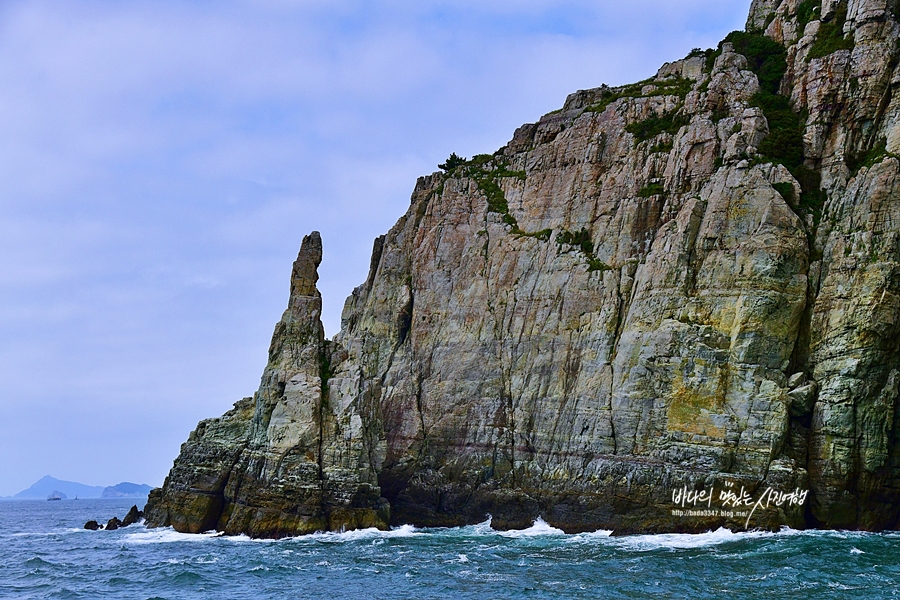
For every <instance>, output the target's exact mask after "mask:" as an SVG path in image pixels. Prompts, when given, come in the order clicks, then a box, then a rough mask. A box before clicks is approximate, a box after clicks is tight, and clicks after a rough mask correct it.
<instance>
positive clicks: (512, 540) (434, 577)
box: [0, 500, 900, 600]
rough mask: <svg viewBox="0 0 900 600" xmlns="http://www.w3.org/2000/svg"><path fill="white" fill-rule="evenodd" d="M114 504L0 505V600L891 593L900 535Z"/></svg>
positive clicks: (897, 578) (898, 574)
mask: <svg viewBox="0 0 900 600" xmlns="http://www.w3.org/2000/svg"><path fill="white" fill-rule="evenodd" d="M131 504H132V501H127V500H77V501H76V500H63V501H60V502H46V501H22V502H0V597H2V598H4V599H5V598H23V599H24V598H90V599H98V598H123V599H124V598H128V599H131V598H134V599H138V600H148V599H166V600H177V599H187V598H191V599H193V598H241V599H245V598H252V599H268V598H272V599H275V598H277V599H279V600H283V599H286V598H303V599H306V598H327V599H329V600H335V599H339V598H365V599H381V598H384V599H388V598H390V599H395V598H415V599H427V598H442V599H443V598H453V599H458V598H478V599H483V598H489V599H499V598H510V599H513V598H516V599H518V598H529V599H530V598H542V599H543V598H565V599H570V598H592V599H594V598H739V599H748V598H766V599H771V598H797V599H800V598H848V599H849V598H852V599H854V600H856V599H860V598H863V599H871V598H894V597H898V596H900V534H893V533H892V534H883V535H876V534H864V533H849V532H801V531H790V530H785V531H782V532H781V533H766V532H749V533H732V532H730V531H726V530H719V531H714V532H710V533H707V534H702V535H644V536H631V537H610V535H609V534H608V532H602V531H601V532H596V533H590V534H582V535H565V534H563V533H562V532H560V531H558V530H555V529H553V528H552V527H550V526H548V525H546V524H545V523H543V522H540V521H539V522H537V523H536V524H535V525H534V526H533V527H531V528H529V529H526V530H524V531H507V532H499V531H494V530H493V529H491V526H490V523H489V522H485V523H482V524H480V525H475V526H472V527H463V528H457V529H416V528H414V527H410V526H405V527H400V528H397V529H395V530H393V531H390V532H379V531H374V530H370V531H356V532H349V533H340V534H338V533H328V534H320V535H312V536H307V537H301V538H294V539H286V540H279V541H255V540H251V539H249V538H246V537H225V536H220V535H214V534H204V535H184V534H180V533H176V532H175V531H172V530H171V529H152V530H148V529H146V528H144V527H143V525H134V526H131V527H128V528H126V529H120V530H118V531H86V530H84V529H82V526H83V525H84V523H85V521H87V520H89V519H97V520H100V519H102V520H103V521H106V520H107V519H109V518H110V517H112V516H118V517H119V518H122V517H123V516H124V515H125V513H126V512H127V510H128V508H129V507H130V506H131Z"/></svg>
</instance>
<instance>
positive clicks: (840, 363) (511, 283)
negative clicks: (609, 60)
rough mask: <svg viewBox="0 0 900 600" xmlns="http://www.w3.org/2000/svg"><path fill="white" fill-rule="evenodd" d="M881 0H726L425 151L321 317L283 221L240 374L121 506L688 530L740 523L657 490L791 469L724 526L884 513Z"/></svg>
mask: <svg viewBox="0 0 900 600" xmlns="http://www.w3.org/2000/svg"><path fill="white" fill-rule="evenodd" d="M898 17H900V6H898V2H897V1H896V0H849V1H847V0H824V2H819V1H813V0H805V1H803V2H800V1H798V0H782V1H778V0H754V2H753V5H752V7H751V13H750V18H749V20H748V26H747V32H746V33H736V34H732V35H730V36H729V38H728V39H727V40H726V41H725V42H723V44H721V45H720V47H719V49H718V50H716V51H706V52H700V51H695V52H693V53H692V54H691V56H689V57H687V58H685V59H683V60H680V61H676V62H674V63H670V64H667V65H665V66H663V68H662V69H660V71H659V72H658V73H657V75H656V76H655V77H653V78H651V79H648V80H646V81H643V82H640V83H639V84H635V85H632V86H625V87H622V88H608V87H601V88H598V89H594V90H586V91H580V92H577V93H575V94H572V95H571V96H570V97H569V98H568V99H567V100H566V103H565V105H564V106H563V108H562V109H561V110H560V111H557V112H555V113H551V114H549V115H546V116H544V117H543V118H542V119H541V120H540V121H538V122H537V123H535V124H531V125H525V126H523V127H521V128H519V129H518V130H517V131H516V132H515V135H514V136H513V139H512V141H510V142H509V144H507V145H506V146H505V147H504V148H501V149H500V150H499V151H498V152H496V153H494V154H493V155H482V156H477V157H475V158H473V159H472V160H469V161H466V162H464V163H461V164H457V163H455V162H453V161H449V162H448V164H447V165H444V167H445V169H444V171H443V172H441V173H435V174H433V175H430V176H428V177H423V178H421V179H419V181H418V183H417V185H416V188H415V191H414V192H413V196H412V202H411V205H410V208H409V210H408V212H407V213H406V215H404V216H403V217H402V218H401V219H400V220H399V221H398V222H397V224H396V225H395V226H394V227H393V228H392V229H391V231H389V232H388V233H387V235H385V236H383V237H381V238H379V239H378V240H376V242H375V247H374V251H373V256H372V263H371V269H370V273H369V276H368V278H367V280H366V282H365V283H364V284H363V285H361V286H360V287H359V288H357V289H356V290H355V291H354V292H353V294H352V296H351V297H350V298H348V300H347V302H346V305H345V307H344V313H343V319H342V329H341V332H340V333H339V334H338V335H337V336H336V337H335V339H334V340H333V341H326V340H324V337H323V333H322V326H321V324H320V321H319V313H320V310H321V298H320V296H319V293H318V292H317V291H316V289H315V282H316V279H317V275H316V267H317V265H318V264H319V261H320V260H321V241H320V239H319V236H318V234H313V235H311V236H308V237H307V238H305V239H304V241H303V246H302V248H301V251H300V255H299V257H298V259H297V262H296V263H295V265H294V272H293V276H292V282H291V299H290V304H289V307H288V309H287V311H286V312H285V314H284V317H283V318H282V320H281V322H280V323H279V324H278V326H277V327H276V331H275V335H274V336H273V341H272V347H271V349H270V353H269V364H268V366H267V368H266V371H265V373H264V375H263V378H262V383H261V385H260V389H259V391H257V393H256V394H255V395H254V397H253V398H247V399H244V400H242V401H241V402H238V403H237V404H236V405H235V408H234V409H233V410H232V411H230V412H229V413H227V414H226V415H224V416H223V417H221V418H219V419H212V420H209V421H204V422H202V423H200V425H199V426H198V427H197V429H196V430H195V431H194V432H193V433H192V434H191V437H190V438H189V440H188V441H187V442H186V443H185V444H184V446H183V447H182V451H181V455H180V456H179V458H178V459H177V460H176V462H175V465H174V467H173V469H172V472H171V473H170V475H169V477H168V478H167V479H166V482H165V484H164V486H163V488H161V489H160V490H155V491H154V492H153V493H152V494H151V497H150V500H149V502H148V506H147V509H146V519H147V522H148V524H150V525H172V526H174V527H175V528H176V529H178V530H180V531H203V530H208V529H218V530H221V531H226V532H229V533H248V534H250V535H256V536H283V535H292V534H296V533H306V532H310V531H314V530H327V529H341V528H353V527H367V526H376V527H386V526H388V525H390V524H392V523H395V524H396V523H414V524H418V525H436V526H438V525H440V526H447V525H462V524H468V523H473V522H478V521H482V520H484V519H485V517H486V515H491V516H492V517H493V523H494V526H495V527H522V526H527V525H529V524H530V523H531V522H532V520H533V519H535V518H536V517H538V516H541V517H543V518H544V519H545V520H546V521H548V522H549V523H551V524H553V525H555V526H558V527H561V528H563V529H564V530H566V531H582V530H594V529H598V528H608V529H614V530H616V531H618V532H621V533H626V532H637V531H642V532H646V531H699V530H705V529H709V528H710V527H716V526H720V525H724V526H731V527H743V526H746V525H747V523H748V522H747V521H745V520H744V518H743V517H739V516H728V515H724V516H723V515H721V514H719V515H709V516H698V517H695V518H691V519H685V518H683V517H681V516H677V515H675V514H674V513H673V512H672V509H673V495H672V494H673V491H675V490H680V489H685V488H687V489H688V490H706V489H717V490H723V489H738V488H740V487H743V488H744V489H745V490H746V491H747V493H748V494H750V495H751V496H753V497H754V498H758V497H760V495H761V494H763V493H765V490H768V489H772V490H776V491H792V490H804V491H805V490H808V491H809V494H808V496H807V497H805V502H803V503H801V504H797V505H790V504H785V505H783V506H782V507H780V508H778V507H769V508H767V509H765V510H759V511H758V512H756V513H755V515H754V517H753V520H752V526H762V527H778V526H780V525H783V524H787V525H791V526H794V527H804V526H814V527H840V528H863V529H895V528H897V525H898V518H900V418H898V417H900V415H898V410H900V403H898V395H900V158H898V156H897V155H898V154H900V97H898V95H897V94H896V92H897V91H898V86H900V70H898V62H900V48H898V39H900V25H898Z"/></svg>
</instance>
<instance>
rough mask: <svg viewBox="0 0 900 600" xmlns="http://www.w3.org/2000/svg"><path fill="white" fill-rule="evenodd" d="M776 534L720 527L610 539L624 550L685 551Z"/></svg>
mask: <svg viewBox="0 0 900 600" xmlns="http://www.w3.org/2000/svg"><path fill="white" fill-rule="evenodd" d="M775 535H778V534H775V533H771V532H768V531H750V532H739V533H735V532H733V531H731V530H730V529H725V528H724V527H720V528H719V529H717V530H715V531H708V532H706V533H662V534H656V535H630V536H623V537H618V538H610V539H611V540H612V541H613V542H614V543H615V545H616V546H619V547H621V548H624V549H626V550H639V551H646V550H662V549H671V550H686V549H691V548H707V547H710V546H717V545H719V544H727V543H729V542H736V541H739V540H747V539H753V538H760V537H772V536H775Z"/></svg>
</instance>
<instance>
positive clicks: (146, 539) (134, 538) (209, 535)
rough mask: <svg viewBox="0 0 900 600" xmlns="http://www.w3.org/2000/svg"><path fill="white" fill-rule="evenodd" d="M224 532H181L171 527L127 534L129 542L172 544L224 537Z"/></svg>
mask: <svg viewBox="0 0 900 600" xmlns="http://www.w3.org/2000/svg"><path fill="white" fill-rule="evenodd" d="M222 535H223V534H222V533H220V532H216V531H209V532H206V533H179V532H177V531H175V530H174V529H172V528H171V527H161V528H159V529H145V530H143V531H138V532H135V533H129V534H127V535H126V536H125V539H124V541H125V543H127V544H171V543H174V542H207V541H209V540H211V539H214V538H218V537H222Z"/></svg>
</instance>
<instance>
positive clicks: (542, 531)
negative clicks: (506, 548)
mask: <svg viewBox="0 0 900 600" xmlns="http://www.w3.org/2000/svg"><path fill="white" fill-rule="evenodd" d="M499 533H500V535H502V536H503V537H508V538H524V537H536V536H543V535H565V532H564V531H563V530H562V529H557V528H556V527H553V526H552V525H548V524H547V522H546V521H544V520H543V519H541V518H540V517H538V519H537V520H536V521H535V522H534V525H532V526H531V527H529V528H528V529H510V530H509V531H501V532H499Z"/></svg>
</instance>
